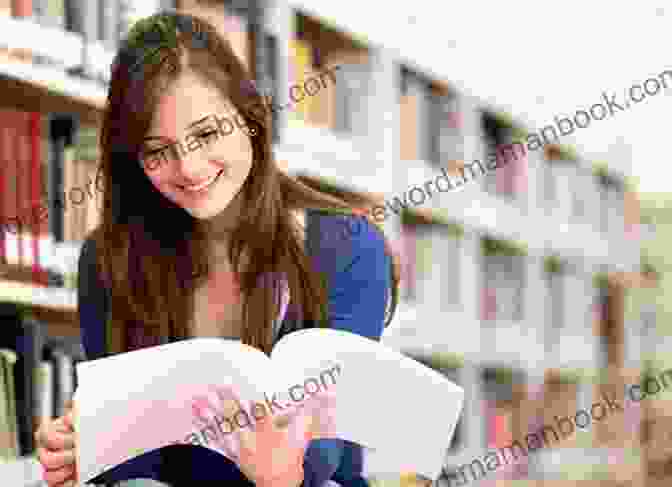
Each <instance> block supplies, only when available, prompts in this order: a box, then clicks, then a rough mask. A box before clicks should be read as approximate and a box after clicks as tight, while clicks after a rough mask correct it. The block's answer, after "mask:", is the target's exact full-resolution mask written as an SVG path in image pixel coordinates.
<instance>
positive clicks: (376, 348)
mask: <svg viewBox="0 0 672 487" xmlns="http://www.w3.org/2000/svg"><path fill="white" fill-rule="evenodd" d="M271 357H272V358H273V360H274V361H275V360H276V359H277V360H279V361H280V362H287V363H288V364H291V365H289V366H287V367H286V369H287V370H292V371H296V372H293V375H294V377H301V376H303V377H319V376H320V371H324V370H328V369H329V367H330V364H340V366H341V372H340V374H339V375H338V382H337V384H336V386H335V390H336V392H337V396H336V414H335V417H336V431H337V434H338V437H339V438H342V439H345V440H349V441H353V442H355V443H359V444H360V445H363V446H365V447H367V448H370V449H373V450H376V451H379V450H380V451H382V452H383V453H381V454H379V455H383V456H385V455H386V456H388V457H391V458H403V459H404V461H405V464H406V465H410V466H412V467H413V469H412V470H414V471H416V472H418V473H420V474H422V475H424V476H426V477H429V478H436V477H437V476H438V475H439V473H440V471H441V467H442V465H443V461H444V459H445V453H446V450H447V449H448V447H449V446H450V441H451V439H452V436H453V432H454V430H455V426H456V424H457V420H458V419H459V416H460V412H461V410H462V405H463V400H464V390H463V389H462V388H461V387H459V386H457V385H455V384H454V383H453V382H451V381H450V380H449V379H447V378H446V377H444V376H443V375H441V374H439V373H438V372H436V371H435V370H432V369H430V368H429V367H426V366H425V365H423V364H420V363H419V362H417V361H415V360H413V359H411V358H410V357H407V356H405V355H403V354H402V353H400V352H399V351H398V350H395V349H393V348H390V347H387V346H385V345H384V344H382V343H380V342H377V341H374V340H371V339H368V338H365V337H362V336H360V335H356V334H354V333H350V332H345V331H342V330H334V329H328V328H311V329H305V330H299V331H296V332H293V333H291V334H290V335H288V336H287V337H283V338H282V339H281V340H280V341H279V342H278V343H277V344H276V346H275V347H274V349H273V352H272V354H271ZM330 380H331V378H330V376H325V382H327V381H330ZM293 383H294V384H296V383H297V381H296V379H295V380H294V381H293ZM286 384H288V383H287V382H286ZM385 452H387V453H385Z"/></svg>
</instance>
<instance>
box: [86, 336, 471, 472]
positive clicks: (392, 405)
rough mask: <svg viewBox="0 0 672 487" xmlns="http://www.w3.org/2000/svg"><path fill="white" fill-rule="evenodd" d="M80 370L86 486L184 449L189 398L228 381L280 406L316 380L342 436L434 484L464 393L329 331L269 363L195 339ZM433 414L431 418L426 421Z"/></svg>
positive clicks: (285, 342) (250, 352)
mask: <svg viewBox="0 0 672 487" xmlns="http://www.w3.org/2000/svg"><path fill="white" fill-rule="evenodd" d="M334 367H336V369H334ZM77 371H78V375H79V387H78V389H77V392H76V394H75V402H76V403H77V417H76V427H75V428H76V431H77V432H78V442H77V447H78V453H77V454H78V468H79V472H80V480H81V481H82V482H86V481H88V480H90V479H91V478H93V477H95V476H97V475H99V474H100V473H102V472H104V471H105V470H107V469H109V468H112V467H113V466H115V465H118V464H120V463H123V462H124V461H126V460H129V459H131V458H133V457H135V456H138V455H140V454H141V453H143V452H145V451H149V450H153V449H157V448H160V447H162V446H166V445H168V444H172V443H176V442H179V441H183V439H184V438H185V437H187V436H188V435H189V434H190V433H191V432H192V431H194V430H195V427H194V426H193V423H192V420H193V418H192V414H193V413H192V411H191V408H190V406H189V400H190V399H191V398H193V397H194V396H195V395H198V394H202V393H203V392H204V390H205V387H206V386H207V385H209V384H218V383H222V380H223V377H224V375H228V376H230V377H231V378H232V379H233V383H234V384H237V385H238V389H239V392H240V395H241V397H243V398H246V399H251V400H258V401H259V402H262V403H263V402H264V393H267V394H268V396H269V397H270V396H271V395H272V394H273V392H277V393H279V394H278V395H277V397H278V398H279V401H278V402H280V403H281V404H282V403H289V402H291V399H290V396H289V393H288V391H289V389H290V387H292V386H295V385H303V384H304V383H305V381H306V380H307V379H318V378H319V382H321V383H322V384H323V387H331V388H333V389H334V390H335V391H336V414H335V419H336V431H337V437H338V438H341V439H345V440H349V441H353V442H356V443H359V444H361V445H363V446H365V447H368V448H372V449H375V450H389V449H393V452H392V455H393V456H394V457H397V456H399V457H400V458H401V457H403V458H404V459H405V461H406V463H407V464H409V465H412V466H413V467H414V468H413V469H414V470H415V471H417V472H419V473H422V474H423V475H425V476H428V477H431V478H435V477H436V476H437V475H438V473H439V472H440V469H441V466H442V462H443V459H444V455H445V451H446V449H447V448H448V446H449V444H450V440H451V437H452V434H453V430H454V428H455V424H456V423H457V419H458V417H459V414H460V410H461V408H462V401H463V395H464V394H463V390H462V389H461V388H459V387H458V386H456V385H455V384H453V383H452V382H450V381H449V380H448V379H446V378H445V377H443V376H442V375H440V374H439V373H437V372H435V371H433V370H431V369H429V368H428V367H425V366H424V365H422V364H419V363H418V362H416V361H414V360H412V359H410V358H408V357H406V356H404V355H402V354H401V353H399V352H398V351H396V350H394V349H391V348H388V347H386V346H384V345H382V344H381V343H379V342H376V341H373V340H370V339H367V338H364V337H361V336H359V335H355V334H353V333H349V332H345V331H341V330H333V329H324V328H316V329H308V330H300V331H296V332H293V333H291V334H289V335H287V336H286V337H284V338H283V339H281V340H280V342H278V343H277V344H276V346H275V347H274V349H273V353H272V362H271V361H269V360H268V358H267V357H266V356H265V355H264V354H263V353H262V352H260V351H258V350H255V349H252V348H251V347H247V346H244V345H242V344H240V343H238V342H232V341H228V340H222V339H215V338H196V339H191V340H184V341H180V342H176V343H171V344H167V345H160V346H158V347H151V348H147V349H143V350H138V351H134V352H129V353H125V354H118V355H115V356H112V357H108V358H105V359H100V360H95V361H91V362H83V363H80V364H78V366H77ZM224 371H227V372H226V373H225V372H224ZM325 371H326V374H325ZM336 372H337V373H336ZM313 383H315V380H313ZM310 389H312V387H311V388H310ZM428 407H429V408H430V411H432V412H434V414H432V413H430V414H427V408H428ZM400 439H403V441H400ZM204 446H205V445H204ZM397 452H399V453H397Z"/></svg>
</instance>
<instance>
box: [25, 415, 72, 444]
mask: <svg viewBox="0 0 672 487" xmlns="http://www.w3.org/2000/svg"><path fill="white" fill-rule="evenodd" d="M35 439H36V440H37V443H38V445H40V446H43V447H45V448H47V449H49V450H70V449H72V448H74V447H75V436H74V434H72V432H71V430H70V429H69V428H68V427H67V426H66V425H64V424H63V422H62V421H61V418H59V419H57V420H55V421H52V422H51V423H50V424H45V425H43V427H41V428H40V429H39V430H38V432H37V433H36V434H35Z"/></svg>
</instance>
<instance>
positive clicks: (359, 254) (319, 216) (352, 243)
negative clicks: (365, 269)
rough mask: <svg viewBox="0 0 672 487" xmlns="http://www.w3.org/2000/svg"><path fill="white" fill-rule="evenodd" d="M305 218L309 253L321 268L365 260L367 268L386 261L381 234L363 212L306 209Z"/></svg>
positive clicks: (379, 229) (378, 228)
mask: <svg viewBox="0 0 672 487" xmlns="http://www.w3.org/2000/svg"><path fill="white" fill-rule="evenodd" d="M307 214H308V218H307V221H308V225H307V232H308V233H307V242H308V245H309V251H310V253H311V254H313V255H315V256H317V257H318V258H319V259H320V260H321V261H322V263H323V264H324V263H325V262H326V261H334V262H340V263H343V264H345V265H348V264H352V263H353V262H354V261H356V260H359V259H362V258H366V259H367V261H368V262H369V263H370V265H376V264H377V263H382V261H384V260H386V257H387V254H388V253H387V252H386V248H387V246H386V242H385V237H384V234H383V231H382V229H381V228H380V227H378V225H376V224H375V223H373V222H372V221H371V220H370V219H369V218H368V217H366V216H365V215H364V214H363V212H362V213H357V212H355V213H352V212H346V211H341V210H331V209H329V210H324V209H309V210H308V211H307ZM338 267H341V266H338Z"/></svg>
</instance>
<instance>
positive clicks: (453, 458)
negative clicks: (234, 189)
mask: <svg viewBox="0 0 672 487" xmlns="http://www.w3.org/2000/svg"><path fill="white" fill-rule="evenodd" d="M421 3H422V2H421ZM421 3H419V4H418V6H417V7H416V6H414V5H415V2H414V5H411V4H405V3H402V4H400V5H399V6H393V4H388V3H385V5H383V6H381V5H378V6H377V7H376V10H377V12H376V13H375V16H372V15H371V10H372V9H373V7H372V6H375V4H376V2H373V3H372V4H371V5H369V4H367V5H363V6H362V8H364V9H366V8H369V9H370V11H369V12H366V13H358V12H356V11H355V12H352V11H351V12H349V13H343V14H339V15H334V14H333V12H334V11H335V10H334V9H333V8H329V9H327V8H324V4H325V2H320V1H317V0H316V1H310V0H303V1H285V0H258V1H257V0H250V1H244V0H241V1H233V0H230V1H196V0H185V1H158V0H138V1H131V0H128V1H115V0H87V1H84V0H0V485H2V486H3V487H5V486H7V487H36V486H38V485H43V483H42V482H41V480H40V469H39V468H38V464H37V461H36V460H35V457H34V449H35V445H34V440H33V436H32V435H33V432H34V431H35V428H36V425H38V424H39V422H40V421H41V420H42V419H46V418H54V417H58V416H60V415H61V414H62V411H63V408H64V402H65V400H67V399H69V398H70V396H71V395H72V392H73V390H74V387H75V386H76V377H75V376H74V365H75V364H76V363H77V362H78V361H80V360H85V356H84V353H83V350H82V347H81V342H80V338H79V323H78V316H77V311H76V306H77V302H76V301H77V299H76V278H77V258H78V255H79V251H80V246H81V244H82V242H83V239H84V238H85V236H86V235H87V234H88V233H89V232H90V231H91V230H92V229H93V228H94V227H95V226H96V225H97V223H98V211H99V205H100V201H101V200H100V194H99V192H98V191H97V190H96V184H95V178H96V169H97V160H98V147H97V137H98V132H97V131H98V127H99V123H100V118H101V114H102V111H103V109H104V106H105V98H106V88H107V82H108V81H109V67H110V63H111V60H112V58H113V56H114V53H115V50H116V48H117V45H118V43H119V39H120V38H121V37H123V36H124V35H125V33H126V32H127V31H128V29H129V28H130V26H131V25H132V24H133V22H134V21H135V20H137V19H138V18H140V17H142V16H145V15H148V14H151V13H154V12H156V11H158V10H160V9H162V8H177V9H180V10H184V11H188V12H190V13H195V14H198V15H202V16H205V17H207V18H208V19H210V20H211V21H213V22H214V23H215V25H216V26H217V27H218V28H219V29H221V30H222V31H223V32H226V35H227V37H228V38H229V39H230V41H231V42H232V44H233V46H234V50H235V51H236V53H237V54H238V55H239V56H240V57H241V58H242V59H243V60H244V61H245V63H246V65H247V67H248V68H249V69H250V70H251V71H252V72H253V73H254V75H255V78H256V80H257V84H258V87H259V88H260V90H261V91H262V92H264V93H266V94H268V96H270V97H272V99H273V100H275V101H276V103H277V104H278V105H280V106H283V105H286V104H287V103H290V102H291V101H292V100H290V90H289V88H290V87H291V86H293V85H299V86H301V87H304V88H303V89H305V91H306V92H308V93H311V92H312V93H314V94H311V96H305V97H303V99H302V100H301V101H300V102H297V103H295V104H293V106H292V107H291V108H287V109H284V110H280V111H277V112H276V113H275V115H274V122H275V125H274V138H275V152H276V156H277V159H278V161H279V162H280V164H281V166H282V168H283V169H284V170H286V171H288V172H289V173H291V174H294V175H296V176H299V177H301V178H302V180H303V181H305V182H307V183H310V184H312V185H315V186H318V187H321V188H323V189H325V190H326V191H330V192H332V193H334V194H350V195H355V196H357V195H359V196H365V197H366V198H369V199H373V200H376V201H378V202H380V203H381V204H383V203H384V202H385V201H390V199H392V198H394V197H395V196H396V197H402V198H403V196H404V195H405V194H407V192H408V190H409V189H411V188H413V187H414V186H417V187H424V184H425V182H426V181H430V180H431V181H434V180H435V179H436V177H437V176H439V175H441V174H442V173H441V170H442V169H445V170H446V171H447V172H449V173H451V174H459V170H460V167H461V166H462V164H463V161H467V162H471V161H473V160H474V159H480V160H485V155H486V154H487V153H489V152H491V151H492V150H493V149H494V147H496V146H497V145H498V144H502V143H511V142H515V141H521V140H522V141H524V140H525V137H526V134H528V133H532V132H538V130H539V129H540V128H541V126H537V127H535V126H533V125H531V123H530V121H531V120H532V118H533V117H529V118H528V117H526V116H524V115H521V114H523V113H526V109H523V108H514V109H510V108H506V107H511V106H515V105H516V103H514V102H512V101H511V100H508V101H507V100H505V99H504V98H505V97H506V90H502V91H500V92H497V93H494V91H496V90H494V89H490V88H487V87H484V85H483V83H482V79H480V78H477V77H475V76H474V75H473V73H471V74H469V73H467V71H468V70H467V68H466V67H464V65H463V66H458V64H459V63H457V62H456V64H455V68H454V69H452V70H451V69H448V68H446V66H447V62H446V59H448V58H449V57H446V56H444V53H445V51H446V50H448V49H450V48H451V47H455V46H458V47H459V48H461V49H463V51H461V52H463V53H467V54H469V53H470V52H471V51H470V47H469V44H468V41H465V40H464V39H461V38H460V37H459V36H457V35H454V36H451V38H452V39H450V40H449V39H446V40H444V41H440V42H443V43H445V46H444V45H443V44H441V45H436V44H435V45H434V46H433V53H431V52H430V54H425V55H419V54H417V53H418V52H419V51H418V50H417V48H411V47H408V48H405V46H406V45H407V44H408V45H409V46H410V45H411V44H413V45H414V46H416V47H417V45H418V41H417V39H412V38H411V35H410V32H411V30H406V31H403V30H397V29H396V28H394V29H393V28H389V27H390V26H389V25H388V29H387V30H385V29H383V28H382V27H381V26H384V24H386V23H387V22H391V19H392V18H394V19H396V21H397V22H399V25H403V26H404V27H405V28H406V27H408V28H409V29H413V30H412V32H415V33H417V34H418V36H422V35H424V36H425V38H427V37H428V36H429V35H430V34H427V33H426V32H427V29H428V27H427V28H425V25H426V26H429V24H423V21H422V20H421V19H420V17H421V16H420V15H418V16H417V17H416V15H415V14H416V12H415V11H414V10H415V9H416V8H417V9H418V12H417V13H418V14H420V10H422V9H424V10H423V11H424V12H425V13H424V16H425V17H428V15H427V12H429V10H427V9H425V8H424V6H423V7H420V4H421ZM425 3H426V2H425ZM443 8H446V9H448V10H446V11H445V12H439V13H438V14H437V15H439V17H441V18H442V19H443V20H445V21H446V22H448V23H449V24H450V22H451V20H450V9H449V8H448V7H442V9H443ZM450 8H454V6H453V7H450ZM341 10H342V11H345V10H344V9H341ZM386 10H390V12H389V15H390V17H389V18H388V12H387V11H386ZM392 11H394V13H393V14H392ZM400 12H401V13H400ZM430 13H431V12H430ZM658 13H660V12H658ZM549 15H550V14H549ZM429 17H431V15H429ZM399 19H402V20H399ZM546 20H548V19H546ZM452 22H454V23H455V24H457V22H456V21H455V20H454V19H453V20H452ZM367 23H368V24H370V25H371V30H375V32H376V35H375V37H372V38H368V37H367V34H368V32H367V31H366V30H364V29H362V28H361V26H362V25H367ZM395 25H396V24H395ZM537 28H538V25H537ZM439 29H440V28H439V27H438V26H437V25H436V23H434V24H432V26H431V33H432V34H431V36H432V37H434V36H436V37H439V36H443V35H444V33H445V32H444V31H443V30H439ZM446 29H447V30H446V32H448V31H450V32H451V33H453V34H454V32H455V31H457V29H458V26H457V25H455V29H454V30H450V29H448V28H447V27H446ZM514 30H516V29H514ZM434 42H437V41H434ZM489 42H490V47H491V49H492V51H491V52H490V54H489V57H490V58H489V59H484V58H481V57H480V55H475V57H472V63H471V64H474V63H476V64H478V63H480V64H481V65H487V63H488V62H490V61H492V62H497V58H498V56H497V55H496V54H497V53H498V52H499V53H501V54H506V53H507V52H508V51H506V50H504V51H497V48H496V44H497V36H496V35H493V37H492V39H490V41H489ZM474 49H475V48H474ZM474 52H476V49H475V50H474ZM493 53H495V54H493ZM433 58H435V62H432V59H433ZM474 59H475V61H473V60H474ZM558 63H559V61H558ZM333 66H340V69H338V70H336V71H333V73H334V76H335V78H334V79H333V81H331V78H330V77H329V76H327V75H325V74H324V73H325V72H326V70H327V69H329V68H331V67H333ZM558 69H559V70H565V71H566V70H567V69H571V66H570V67H569V68H568V66H567V65H563V66H562V67H560V66H558ZM593 69H596V68H593ZM648 69H649V70H650V71H651V72H650V73H649V74H648V75H645V72H644V71H640V72H634V71H633V72H632V73H631V76H630V78H631V79H632V80H637V79H639V78H641V79H642V80H643V79H645V78H646V77H647V76H651V73H653V72H657V73H660V72H662V71H663V69H664V66H663V65H662V63H660V66H657V65H653V64H652V65H650V66H649V67H648ZM656 69H657V71H656ZM537 71H543V70H537ZM315 73H323V74H322V75H315ZM508 74H509V73H508V72H507V71H506V70H496V75H497V76H498V77H499V78H501V79H502V84H504V80H505V79H506V77H507V76H508ZM537 74H539V72H538V73H537ZM541 74H542V75H543V74H545V73H543V72H542V73H541ZM491 75H492V73H491ZM316 76H317V77H316ZM311 79H313V80H315V79H319V80H320V81H321V84H315V82H313V83H312V85H311V84H310V83H311ZM617 86H619V85H618V84H614V85H612V86H611V87H610V88H616V87H617ZM623 86H624V87H625V86H627V85H623ZM318 88H319V89H318ZM523 88H525V87H523ZM537 90H539V88H538V87H537ZM547 91H550V88H548V90H547ZM667 91H668V90H667V88H665V90H664V93H661V95H667ZM502 93H504V94H502ZM597 93H598V92H597V91H595V100H594V101H597V98H598V95H597ZM545 94H546V95H547V97H548V98H552V97H553V93H552V92H549V93H545ZM570 94H571V90H570ZM495 95H496V96H495ZM512 96H513V95H512ZM542 98H543V97H542ZM660 98H661V99H662V96H661V97H660ZM495 99H496V100H498V101H493V100H495ZM584 101H585V98H584V99H583V100H578V99H577V100H576V101H575V102H573V104H572V103H569V104H566V105H564V107H563V109H565V110H570V109H571V110H572V111H571V112H569V113H573V111H574V110H576V109H579V108H581V107H582V103H583V105H585V103H584ZM541 102H543V99H542V101H541ZM541 102H540V103H541ZM652 103H653V102H652ZM586 106H589V105H586ZM633 111H634V108H633ZM551 113H554V112H551ZM619 116H620V117H622V119H626V118H627V117H629V116H630V114H628V113H626V114H621V115H619ZM547 120H548V123H552V119H551V118H550V117H549V118H547ZM593 123H595V124H596V122H593ZM603 124H604V127H606V126H607V122H604V123H603ZM590 130H593V128H588V129H585V131H584V133H585V134H588V133H589V131H590ZM599 130H602V131H604V129H599V128H598V127H596V128H595V132H594V133H598V131H599ZM622 135H623V133H622V132H621V133H619V134H618V137H616V136H615V135H613V136H609V137H607V139H606V140H609V141H611V142H613V143H611V142H610V143H608V144H607V143H605V144H604V146H605V150H604V151H603V156H602V157H600V156H597V157H596V156H595V154H596V151H595V150H592V151H590V153H589V152H588V151H583V150H582V149H581V146H580V144H578V145H574V144H571V143H569V142H570V140H571V139H570V138H566V140H565V139H558V140H557V141H550V142H549V143H547V144H545V145H544V146H543V148H542V149H539V150H536V151H529V152H527V153H526V155H525V157H523V158H521V159H519V160H516V161H512V162H511V163H510V164H508V165H506V166H505V167H502V168H499V169H497V170H495V171H492V172H490V173H488V174H486V175H482V174H480V172H478V171H477V175H476V176H475V177H474V178H473V181H470V182H468V183H466V184H465V185H464V186H463V187H462V188H461V189H460V190H457V191H453V192H450V193H441V194H438V193H436V190H434V192H433V197H431V198H427V199H426V200H425V201H423V202H422V203H421V204H418V205H409V206H408V208H407V209H406V210H404V211H401V212H399V214H395V213H394V212H391V211H388V214H390V215H391V216H390V217H389V218H388V219H387V220H386V221H385V222H384V223H382V226H383V227H384V230H385V232H386V234H387V235H388V236H389V237H390V238H391V239H392V241H393V242H394V243H395V245H396V248H397V250H398V251H399V252H400V255H401V260H402V283H401V284H402V301H401V303H400V306H399V309H398V311H397V314H396V317H395V319H394V321H393V322H392V324H391V325H390V327H389V328H388V329H387V330H386V331H385V335H384V337H383V341H384V343H386V344H388V345H390V346H393V347H395V348H398V349H399V350H401V351H402V352H404V353H406V354H408V355H409V356H412V357H413V358H415V359H416V360H418V361H420V362H422V363H424V364H426V365H428V366H430V367H432V368H434V369H436V370H437V371H439V372H441V373H443V374H445V375H446V376H447V377H449V378H450V379H451V380H453V381H454V382H456V383H457V384H459V385H460V386H462V387H463V388H464V389H465V391H466V403H465V407H464V412H463V415H462V417H461V419H460V422H459V424H458V426H457V429H456V432H455V435H454V437H453V440H452V444H451V446H450V449H449V450H448V451H447V452H446V458H445V473H444V475H443V476H442V478H440V479H439V483H440V484H441V485H443V486H451V485H456V480H455V479H454V478H453V479H451V477H450V473H451V472H455V471H457V470H458V469H459V468H460V466H463V465H465V464H469V463H470V462H472V460H474V459H477V458H480V459H482V458H483V457H484V455H485V454H486V452H487V451H490V450H492V449H496V448H502V447H504V446H507V445H510V444H511V443H512V441H513V440H515V439H521V440H522V439H524V437H525V435H526V434H527V433H528V432H533V431H536V430H537V429H538V428H539V427H540V426H541V425H542V424H549V425H550V424H554V422H553V421H554V419H553V418H554V416H567V415H572V416H573V415H574V414H575V413H576V411H577V410H578V409H581V408H586V407H588V408H590V405H591V404H593V403H595V402H598V401H599V400H600V398H601V394H602V393H603V392H605V391H607V392H608V394H610V395H614V394H615V395H616V396H617V397H620V398H622V397H623V390H624V387H625V385H626V384H634V383H638V382H639V381H641V380H642V378H643V377H645V376H647V375H656V376H658V375H659V374H660V373H661V372H662V371H663V370H666V369H667V368H669V367H671V366H672V365H671V364H672V358H670V353H669V350H670V345H671V344H672V340H671V339H670V337H669V335H670V333H671V332H670V325H669V322H670V320H669V319H668V317H669V316H671V314H672V305H671V304H670V299H669V296H670V295H669V294H667V290H672V288H671V286H670V278H669V277H668V276H669V274H668V271H669V270H672V267H671V265H672V260H671V259H670V257H669V252H668V251H667V247H666V246H667V245H669V242H670V241H671V237H672V233H671V232H670V231H669V230H668V229H669V228H670V227H669V225H668V223H669V220H670V219H671V218H672V197H670V195H669V193H665V192H650V191H649V192H643V191H641V189H640V188H639V178H638V177H637V176H635V175H634V174H633V167H634V165H633V161H632V158H633V154H634V153H635V152H633V147H632V145H633V143H632V142H631V141H630V139H629V137H628V136H627V135H626V136H622ZM585 137H588V135H586V136H585ZM663 179H664V178H663ZM665 190H666V188H665ZM414 197H415V199H416V200H417V199H418V197H417V193H415V196H414ZM40 205H42V206H41V209H40V210H35V208H36V207H40ZM36 213H37V214H39V215H44V216H45V217H44V218H41V217H40V218H36V217H34V216H33V215H34V214H36ZM3 223H4V226H3ZM666 298H667V299H666ZM665 351H668V353H665ZM670 389H672V387H671V388H670ZM671 400H672V393H670V392H669V391H667V390H663V391H661V392H660V393H657V394H655V395H650V396H649V397H647V398H646V400H643V401H641V402H640V403H639V404H638V405H635V406H632V407H628V408H626V409H625V411H624V413H622V414H615V415H613V417H610V418H609V419H608V420H606V421H603V422H601V423H593V424H592V425H591V427H590V428H588V429H586V430H585V431H579V432H576V433H574V434H573V435H570V436H569V437H568V438H567V439H565V440H563V441H562V442H558V443H553V444H552V447H549V448H542V449H540V450H538V451H536V452H534V453H532V454H530V455H529V456H525V457H523V458H521V459H520V460H519V461H518V462H516V463H512V464H511V465H508V466H503V467H500V468H498V469H497V470H496V471H495V472H489V473H488V476H487V477H485V478H484V479H481V480H475V481H473V483H474V484H476V483H479V484H493V485H494V484H495V483H496V484H498V485H501V486H504V485H509V484H518V485H522V484H523V483H524V484H525V485H532V484H534V485H551V484H552V485H558V486H559V485H574V484H575V481H577V480H583V481H586V482H588V483H584V484H583V485H595V486H598V485H599V486H614V487H617V486H618V487H626V486H637V487H640V486H644V485H646V486H661V487H662V486H663V485H670V481H672V404H671ZM419 406H420V407H423V408H424V407H426V406H429V407H430V408H431V405H427V404H423V403H422V398H419ZM413 413H414V412H413V411H409V414H411V415H412V414H413ZM436 416H437V420H440V412H438V413H437V414H436ZM399 441H403V439H401V438H400V439H399ZM374 467H375V466H374V465H373V463H371V472H372V473H371V475H370V480H371V484H372V485H375V486H378V487H383V486H402V485H403V486H406V485H408V486H410V485H420V482H421V479H419V478H417V477H416V476H415V475H414V473H413V472H403V471H402V472H400V473H397V474H393V473H390V474H386V475H382V474H379V473H373V472H374V471H375V470H376V468H374ZM387 468H388V469H389V470H390V471H392V472H394V471H395V468H394V466H387ZM402 469H403V467H402V466H399V467H398V469H397V470H402ZM459 485H463V484H459Z"/></svg>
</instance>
